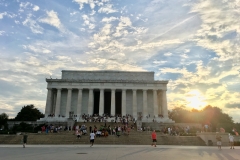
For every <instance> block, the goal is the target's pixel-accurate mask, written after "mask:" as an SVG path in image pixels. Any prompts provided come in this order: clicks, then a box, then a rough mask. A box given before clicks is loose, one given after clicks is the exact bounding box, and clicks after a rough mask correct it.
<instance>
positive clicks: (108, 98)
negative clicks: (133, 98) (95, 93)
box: [104, 92, 111, 115]
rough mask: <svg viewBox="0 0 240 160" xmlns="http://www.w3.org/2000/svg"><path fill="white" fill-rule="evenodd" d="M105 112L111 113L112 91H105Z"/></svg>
mask: <svg viewBox="0 0 240 160" xmlns="http://www.w3.org/2000/svg"><path fill="white" fill-rule="evenodd" d="M104 113H105V114H108V115H110V113H111V92H104Z"/></svg>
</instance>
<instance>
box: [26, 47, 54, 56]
mask: <svg viewBox="0 0 240 160" xmlns="http://www.w3.org/2000/svg"><path fill="white" fill-rule="evenodd" d="M23 48H24V49H28V50H30V51H33V52H35V53H45V54H48V53H51V51H50V50H49V49H47V48H46V46H32V45H23Z"/></svg>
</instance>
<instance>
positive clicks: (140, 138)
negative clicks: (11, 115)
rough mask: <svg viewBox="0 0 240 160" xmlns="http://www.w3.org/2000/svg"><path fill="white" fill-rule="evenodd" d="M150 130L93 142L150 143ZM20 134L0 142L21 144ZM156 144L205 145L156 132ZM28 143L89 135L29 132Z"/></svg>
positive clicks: (86, 140)
mask: <svg viewBox="0 0 240 160" xmlns="http://www.w3.org/2000/svg"><path fill="white" fill-rule="evenodd" d="M150 135H151V132H147V131H145V132H139V131H136V130H131V131H130V135H127V134H121V136H120V137H119V138H118V137H117V136H115V135H109V136H108V137H96V139H95V144H122V145H150V144H151V136H150ZM21 140H22V135H0V144H21ZM157 140H158V142H157V145H188V146H205V145H206V144H205V143H204V141H203V140H202V139H201V138H199V137H196V136H169V135H164V134H162V133H160V132H157ZM28 144H36V145H37V144H89V135H83V136H82V137H81V138H80V139H77V137H76V136H75V135H74V132H73V131H62V132H60V133H48V134H45V133H36V134H34V133H31V134H28Z"/></svg>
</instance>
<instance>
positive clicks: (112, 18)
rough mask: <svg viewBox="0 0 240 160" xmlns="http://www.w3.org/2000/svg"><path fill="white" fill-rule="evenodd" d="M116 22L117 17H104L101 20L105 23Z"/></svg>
mask: <svg viewBox="0 0 240 160" xmlns="http://www.w3.org/2000/svg"><path fill="white" fill-rule="evenodd" d="M116 20H118V18H117V17H109V18H108V17H104V18H103V19H102V22H106V23H110V22H112V21H116Z"/></svg>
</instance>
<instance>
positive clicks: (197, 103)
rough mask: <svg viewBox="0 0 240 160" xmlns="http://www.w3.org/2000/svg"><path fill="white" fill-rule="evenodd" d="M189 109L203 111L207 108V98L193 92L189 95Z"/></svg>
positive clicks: (187, 98) (196, 91)
mask: <svg viewBox="0 0 240 160" xmlns="http://www.w3.org/2000/svg"><path fill="white" fill-rule="evenodd" d="M186 101H187V107H189V108H194V109H198V110H199V109H202V108H203V107H205V106H206V104H207V103H206V102H205V97H204V96H203V95H202V94H201V92H199V91H198V90H192V91H190V92H188V93H187V97H186Z"/></svg>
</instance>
